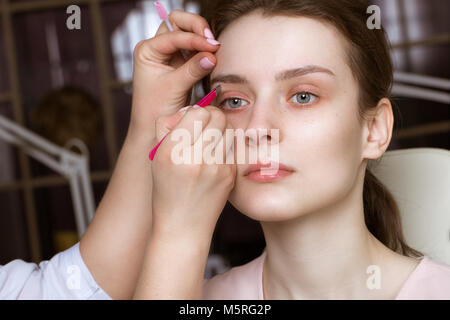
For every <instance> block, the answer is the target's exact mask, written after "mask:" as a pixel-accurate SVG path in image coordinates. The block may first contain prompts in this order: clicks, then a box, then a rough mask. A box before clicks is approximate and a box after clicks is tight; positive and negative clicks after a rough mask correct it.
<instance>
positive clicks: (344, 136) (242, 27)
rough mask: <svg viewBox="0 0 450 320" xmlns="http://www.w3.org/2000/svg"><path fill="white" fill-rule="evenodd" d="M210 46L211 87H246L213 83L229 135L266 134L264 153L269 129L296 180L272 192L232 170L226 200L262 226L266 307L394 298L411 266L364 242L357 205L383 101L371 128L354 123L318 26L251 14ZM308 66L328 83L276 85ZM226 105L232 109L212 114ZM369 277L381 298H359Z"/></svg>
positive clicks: (341, 64)
mask: <svg viewBox="0 0 450 320" xmlns="http://www.w3.org/2000/svg"><path fill="white" fill-rule="evenodd" d="M261 35H264V36H261ZM218 40H219V41H220V42H221V43H222V46H221V48H220V49H219V50H218V52H217V53H216V58H217V65H216V67H215V69H214V70H213V72H212V73H211V79H214V78H215V77H217V76H219V75H224V74H237V75H240V76H242V77H246V78H247V79H248V81H249V83H248V84H231V83H220V84H221V85H222V94H221V96H220V97H218V98H217V99H216V100H215V101H217V104H218V105H219V107H221V108H223V110H224V112H225V114H226V116H227V120H228V121H229V123H230V124H231V125H232V126H233V127H234V128H240V129H243V130H244V131H245V130H248V129H258V128H267V129H268V132H269V134H268V135H267V136H265V137H264V138H265V139H267V141H268V143H269V145H270V143H271V141H273V140H272V137H271V136H270V129H279V141H278V143H279V162H281V163H284V164H285V165H288V166H290V167H292V168H293V169H294V170H295V171H294V173H293V174H291V175H290V176H288V177H286V178H284V179H282V180H279V181H276V182H271V183H256V182H253V181H250V180H248V179H246V178H245V177H243V172H244V170H245V169H246V167H247V166H248V165H245V164H243V165H237V176H236V181H235V188H234V189H233V190H232V192H231V194H230V197H229V200H230V202H231V203H232V204H233V205H234V206H235V207H236V208H237V209H238V210H240V211H241V212H242V213H243V214H245V215H247V216H249V217H250V218H252V219H255V220H259V221H261V225H262V228H263V232H264V235H265V238H266V243H267V259H266V261H265V264H264V269H263V270H264V271H263V286H264V295H265V298H266V299H304V298H309V299H314V298H322V299H328V298H332V299H366V298H367V299H392V298H395V296H396V294H397V293H398V291H399V290H400V288H401V286H402V284H403V283H404V281H405V280H406V278H407V277H408V276H409V274H410V273H411V272H412V270H414V268H415V267H416V266H417V264H418V260H416V259H413V258H408V257H404V256H401V255H399V254H397V253H395V252H393V251H391V250H390V249H388V248H387V247H385V246H384V245H383V244H382V243H381V242H379V241H378V240H377V239H375V238H374V237H373V236H372V235H371V234H370V233H369V231H368V230H367V228H366V226H365V223H364V214H363V200H362V194H363V193H362V191H363V182H364V172H365V168H366V165H367V159H377V158H379V157H381V156H382V155H383V153H384V152H385V151H386V149H387V147H388V145H389V142H390V140H391V135H392V128H393V114H392V106H391V104H390V102H389V100H388V99H382V100H381V101H380V102H379V104H378V106H377V109H376V111H375V112H374V113H373V117H371V118H370V120H368V121H366V120H364V121H362V122H361V123H360V121H359V120H358V118H357V113H358V112H357V110H358V90H359V89H358V83H357V82H356V80H355V79H354V77H353V75H352V72H351V69H350V68H349V66H348V65H347V63H346V62H347V57H346V51H345V47H346V46H345V45H346V44H345V39H344V38H343V36H341V34H340V33H339V32H338V31H336V30H335V29H334V28H333V27H331V26H330V25H328V24H324V23H322V22H320V21H317V20H313V19H309V18H303V17H295V18H288V17H274V18H263V17H262V16H261V15H259V14H257V13H253V14H251V15H248V16H244V17H241V18H240V19H238V20H236V21H234V22H233V23H232V24H231V25H229V26H228V27H227V28H226V29H225V30H224V32H223V33H222V34H221V35H220V37H219V39H218ZM310 65H317V66H320V67H322V68H326V69H329V70H331V71H332V72H333V73H334V76H330V75H329V74H327V73H319V72H317V73H311V74H308V75H305V76H302V77H297V78H293V79H290V80H286V81H283V82H276V81H275V80H274V77H275V74H276V73H277V72H279V71H281V70H285V69H291V68H298V67H305V66H310ZM217 84H219V83H217ZM215 85H216V84H214V86H215ZM301 91H309V92H311V93H313V94H315V95H317V97H318V98H317V99H315V101H314V102H311V103H309V104H306V105H305V104H301V103H300V102H299V100H298V96H294V94H295V93H297V92H301ZM231 97H237V98H239V99H242V101H239V100H238V101H234V102H233V103H231V104H230V101H228V103H226V102H224V103H222V101H223V99H226V98H231ZM230 106H234V107H236V106H240V107H239V108H235V109H233V110H230ZM249 142H250V140H249ZM249 144H250V143H249ZM369 265H378V266H379V267H380V270H381V289H379V290H369V289H368V288H367V286H366V281H367V278H368V277H369V275H368V274H367V273H366V269H367V267H368V266H369ZM299 270H300V271H301V272H299Z"/></svg>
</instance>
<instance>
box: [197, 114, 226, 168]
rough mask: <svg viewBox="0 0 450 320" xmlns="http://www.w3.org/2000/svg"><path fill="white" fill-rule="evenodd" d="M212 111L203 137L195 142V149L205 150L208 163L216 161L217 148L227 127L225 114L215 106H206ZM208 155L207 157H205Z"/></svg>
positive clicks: (204, 153) (205, 159)
mask: <svg viewBox="0 0 450 320" xmlns="http://www.w3.org/2000/svg"><path fill="white" fill-rule="evenodd" d="M205 109H206V110H207V111H209V112H210V114H211V118H210V120H209V122H208V124H207V125H206V126H205V128H204V129H203V132H202V138H199V139H198V140H197V141H196V142H195V144H194V150H195V149H196V148H198V150H203V157H204V159H203V160H204V161H205V162H207V163H214V162H215V158H214V156H215V149H216V147H217V145H218V144H219V143H220V141H221V139H222V135H223V132H224V130H225V128H226V117H225V114H224V113H223V112H222V111H221V110H219V109H218V108H216V107H214V106H207V107H205ZM205 156H206V158H205Z"/></svg>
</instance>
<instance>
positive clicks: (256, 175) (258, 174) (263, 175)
mask: <svg viewBox="0 0 450 320" xmlns="http://www.w3.org/2000/svg"><path fill="white" fill-rule="evenodd" d="M292 173H293V171H287V170H280V169H278V170H270V171H269V170H267V171H261V170H258V171H252V172H250V173H249V174H247V175H245V177H246V178H247V179H249V180H251V181H255V182H274V181H277V180H280V179H283V178H284V177H287V176H289V175H291V174H292Z"/></svg>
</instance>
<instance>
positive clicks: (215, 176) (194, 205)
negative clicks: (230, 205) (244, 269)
mask: <svg viewBox="0 0 450 320" xmlns="http://www.w3.org/2000/svg"><path fill="white" fill-rule="evenodd" d="M181 117H182V118H181ZM180 118H181V120H180ZM178 121H179V122H178ZM194 121H201V134H199V132H195V131H194ZM227 128H228V129H232V128H231V126H230V125H229V124H228V123H227V122H226V117H225V114H224V113H223V112H222V111H221V110H220V109H218V108H217V107H214V106H208V107H205V108H201V107H199V108H197V109H195V108H189V109H188V110H187V112H186V113H185V114H184V116H182V115H181V113H180V112H177V114H176V115H174V116H168V117H161V118H159V119H158V120H157V122H156V135H157V138H158V140H160V139H162V138H163V137H164V136H165V134H166V133H167V132H168V131H169V130H171V131H170V133H169V134H168V135H167V137H166V138H165V139H164V141H163V142H162V143H161V145H160V147H159V149H158V152H157V153H156V155H155V158H154V159H153V163H152V176H153V192H152V200H153V203H152V211H153V231H152V232H153V233H154V232H156V234H160V232H162V233H164V235H165V236H167V234H170V235H174V236H178V237H180V236H181V235H183V236H185V235H187V234H186V232H187V233H188V236H191V235H193V236H194V237H195V238H196V239H203V240H207V241H210V240H211V237H212V234H213V232H214V227H215V225H216V223H217V219H218V218H219V215H220V213H221V212H222V209H223V208H224V206H225V204H226V201H227V199H228V195H229V193H230V191H231V189H232V188H233V187H234V181H235V176H236V165H235V164H234V161H232V164H226V160H227V157H230V156H231V155H232V152H230V147H231V145H232V143H233V139H234V136H233V135H230V137H229V138H228V139H227V137H226V135H225V130H226V129H227ZM177 130H185V132H187V133H189V140H190V141H189V142H188V143H187V144H185V145H184V147H185V148H186V150H189V151H190V154H191V159H190V160H192V161H190V162H189V163H187V164H185V163H181V164H175V163H174V161H173V158H172V156H173V155H172V150H174V149H173V148H174V147H175V146H176V145H177V144H181V143H182V142H180V140H176V141H172V136H174V132H176V131H177ZM210 130H218V131H217V134H218V135H217V137H218V139H214V138H213V139H208V138H207V136H206V134H207V132H209V133H211V132H212V131H210ZM198 131H200V130H198ZM178 132H181V131H178ZM194 134H197V136H194ZM200 143H201V144H202V153H201V154H202V155H204V156H201V163H194V161H193V160H194V156H193V155H194V152H196V150H198V147H199V144H200ZM210 144H211V145H210ZM178 150H180V148H178ZM209 151H211V152H209ZM197 152H198V151H197ZM179 154H181V152H179ZM208 154H210V155H212V156H213V157H214V158H212V159H214V160H217V159H219V161H221V162H222V164H220V163H217V162H216V161H213V163H211V164H208V163H206V160H207V157H206V155H208ZM233 160H234V159H233Z"/></svg>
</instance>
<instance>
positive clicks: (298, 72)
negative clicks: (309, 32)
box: [210, 65, 336, 87]
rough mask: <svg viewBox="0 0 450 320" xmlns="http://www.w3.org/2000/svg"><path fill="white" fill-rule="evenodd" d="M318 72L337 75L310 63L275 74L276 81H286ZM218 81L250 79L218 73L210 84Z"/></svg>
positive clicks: (245, 82) (239, 82)
mask: <svg viewBox="0 0 450 320" xmlns="http://www.w3.org/2000/svg"><path fill="white" fill-rule="evenodd" d="M316 72H323V73H327V74H329V75H331V76H333V77H335V76H336V75H335V74H334V73H333V72H332V71H331V70H329V69H327V68H324V67H320V66H316V65H308V66H305V67H301V68H295V69H289V70H284V71H281V72H279V73H277V74H276V75H275V80H276V81H284V80H288V79H291V78H295V77H301V76H304V75H306V74H308V73H316ZM217 82H223V83H238V84H248V83H249V81H248V80H247V79H246V78H245V77H243V76H240V75H237V74H224V75H218V76H215V77H214V78H212V79H211V81H210V86H211V87H212V86H213V84H214V83H217Z"/></svg>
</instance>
